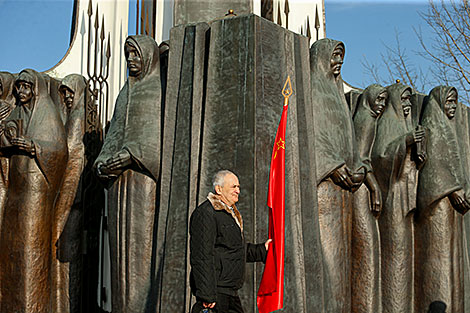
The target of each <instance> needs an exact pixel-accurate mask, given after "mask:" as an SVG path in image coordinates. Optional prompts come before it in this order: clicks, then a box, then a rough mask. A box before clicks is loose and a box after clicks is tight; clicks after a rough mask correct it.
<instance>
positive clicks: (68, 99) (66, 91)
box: [59, 86, 74, 109]
mask: <svg viewBox="0 0 470 313" xmlns="http://www.w3.org/2000/svg"><path fill="white" fill-rule="evenodd" d="M59 91H60V96H61V98H62V103H63V104H64V105H65V106H66V107H67V108H68V109H71V108H72V105H73V96H74V92H73V91H72V90H70V88H68V87H65V86H62V87H60V90H59Z"/></svg>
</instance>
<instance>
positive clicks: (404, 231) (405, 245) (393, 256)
mask: <svg viewBox="0 0 470 313" xmlns="http://www.w3.org/2000/svg"><path fill="white" fill-rule="evenodd" d="M387 91H388V99H387V106H386V108H385V111H384V113H383V115H382V117H381V118H380V120H379V121H378V126H377V135H376V139H375V143H374V147H373V149H372V168H373V169H374V173H375V175H376V177H377V181H378V183H379V186H380V189H381V191H382V198H383V208H382V214H381V216H380V218H379V229H380V241H381V266H382V267H381V271H382V306H383V312H390V313H392V312H393V313H398V312H403V313H405V312H410V310H411V308H412V307H413V268H414V267H413V214H414V209H415V208H416V187H417V185H416V184H417V179H418V176H417V175H418V166H420V165H421V162H419V161H417V156H416V155H415V153H412V152H415V150H414V148H416V143H417V142H421V141H422V140H423V139H424V136H425V132H424V130H423V129H422V128H420V127H417V128H416V129H415V128H414V127H413V122H412V118H411V114H410V113H411V102H410V97H411V92H412V90H411V88H410V87H408V86H405V85H402V84H399V83H397V84H394V85H391V86H389V87H387Z"/></svg>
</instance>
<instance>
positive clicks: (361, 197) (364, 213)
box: [351, 84, 387, 313]
mask: <svg viewBox="0 0 470 313" xmlns="http://www.w3.org/2000/svg"><path fill="white" fill-rule="evenodd" d="M386 99H387V90H386V89H385V87H382V86H380V85H376V84H374V85H371V86H369V87H367V88H366V89H365V90H364V92H363V93H362V95H361V96H360V97H359V101H358V102H359V103H358V105H357V106H356V107H357V108H356V112H355V114H354V118H353V120H354V129H355V135H356V142H357V146H358V151H359V156H360V159H361V161H362V163H363V164H364V165H365V166H366V168H367V176H366V179H365V182H364V185H362V186H361V187H360V188H359V190H358V191H357V192H355V193H354V201H353V213H352V268H351V284H352V286H351V288H352V289H351V292H352V294H351V307H352V311H351V312H364V313H365V312H370V313H376V312H380V311H381V306H382V303H381V301H380V300H381V298H380V294H381V292H380V288H381V285H380V280H381V278H380V235H379V225H378V221H377V218H378V216H379V215H380V212H381V209H382V193H381V190H380V187H379V185H378V183H377V180H376V178H375V174H374V171H373V168H372V164H371V163H372V162H371V151H372V147H373V144H374V141H375V136H376V132H377V120H378V119H379V118H380V117H381V115H382V112H383V111H384V109H385V104H386Z"/></svg>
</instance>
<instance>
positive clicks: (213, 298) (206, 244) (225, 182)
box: [189, 170, 271, 313]
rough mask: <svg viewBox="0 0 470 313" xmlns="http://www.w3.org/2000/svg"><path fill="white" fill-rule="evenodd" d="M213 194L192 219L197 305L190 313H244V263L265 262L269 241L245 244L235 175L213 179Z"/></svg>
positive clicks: (193, 281)
mask: <svg viewBox="0 0 470 313" xmlns="http://www.w3.org/2000/svg"><path fill="white" fill-rule="evenodd" d="M213 186H214V191H215V194H214V193H212V192H210V193H209V195H208V196H207V200H206V201H204V202H203V203H202V204H200V205H199V206H198V207H197V208H196V210H194V212H193V214H192V215H191V220H190V226H189V234H190V262H191V290H192V292H193V294H194V295H195V296H196V299H197V302H196V304H195V305H194V306H193V308H192V313H199V312H200V311H201V310H202V309H203V308H211V309H212V308H215V309H216V310H217V312H218V313H224V312H243V308H242V306H241V302H240V298H239V297H238V289H240V288H241V287H242V285H243V279H244V274H245V263H246V262H264V261H265V259H266V254H267V250H268V247H269V243H270V242H271V239H269V240H267V241H266V242H265V243H261V244H256V245H255V244H251V243H245V239H244V236H243V220H242V216H241V215H240V212H239V211H238V210H237V207H236V206H235V203H237V202H238V196H239V194H240V184H239V182H238V178H237V176H236V175H235V174H233V173H232V172H230V171H227V170H222V171H219V172H217V174H215V176H214V180H213Z"/></svg>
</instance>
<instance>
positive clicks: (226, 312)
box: [191, 293, 245, 313]
mask: <svg viewBox="0 0 470 313" xmlns="http://www.w3.org/2000/svg"><path fill="white" fill-rule="evenodd" d="M203 309H204V306H203V305H202V301H201V300H199V299H198V301H197V302H196V303H195V304H194V305H193V308H192V310H191V313H200V312H202V310H203ZM210 312H217V313H244V312H245V311H243V307H242V303H241V301H240V297H239V296H230V295H226V294H221V293H218V294H217V301H216V303H215V307H214V308H213V309H212V311H210Z"/></svg>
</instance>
